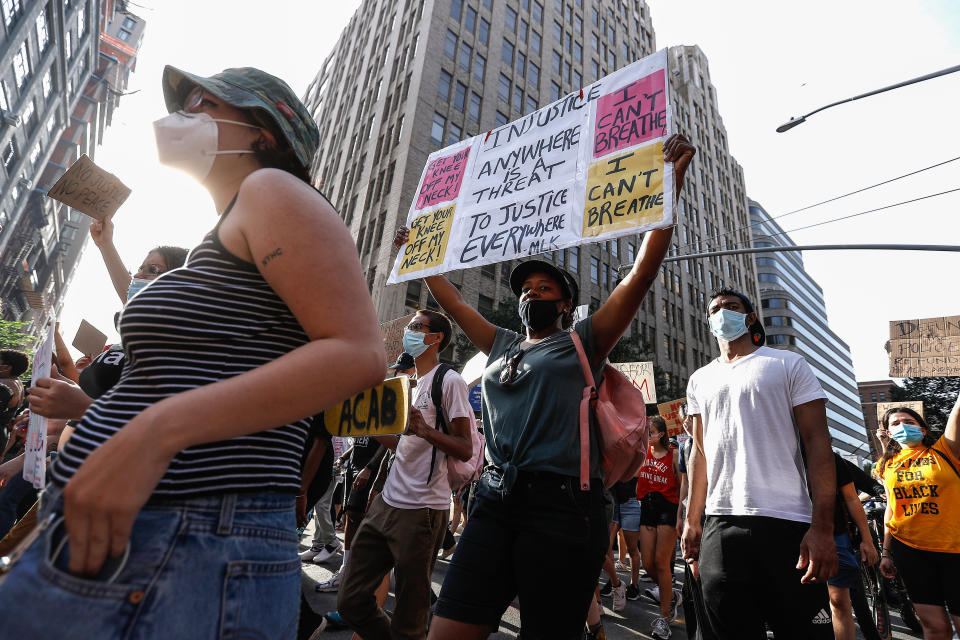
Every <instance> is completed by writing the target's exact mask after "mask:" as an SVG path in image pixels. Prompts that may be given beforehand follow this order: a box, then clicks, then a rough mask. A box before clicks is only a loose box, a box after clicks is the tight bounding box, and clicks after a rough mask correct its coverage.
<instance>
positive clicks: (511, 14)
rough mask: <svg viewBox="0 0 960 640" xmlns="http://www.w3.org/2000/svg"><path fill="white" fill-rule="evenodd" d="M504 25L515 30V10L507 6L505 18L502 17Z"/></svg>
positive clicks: (510, 29)
mask: <svg viewBox="0 0 960 640" xmlns="http://www.w3.org/2000/svg"><path fill="white" fill-rule="evenodd" d="M504 26H505V27H506V28H507V30H508V31H516V30H517V12H516V11H514V10H513V9H512V8H510V7H507V13H506V18H505V19H504Z"/></svg>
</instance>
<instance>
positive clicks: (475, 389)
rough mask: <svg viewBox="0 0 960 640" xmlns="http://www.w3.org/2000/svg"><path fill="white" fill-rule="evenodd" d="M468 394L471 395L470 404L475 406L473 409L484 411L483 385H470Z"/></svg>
mask: <svg viewBox="0 0 960 640" xmlns="http://www.w3.org/2000/svg"><path fill="white" fill-rule="evenodd" d="M467 395H468V396H469V397H470V406H471V407H473V410H474V411H483V388H482V387H481V385H479V384H477V385H474V386H472V387H470V391H469V392H468V393H467Z"/></svg>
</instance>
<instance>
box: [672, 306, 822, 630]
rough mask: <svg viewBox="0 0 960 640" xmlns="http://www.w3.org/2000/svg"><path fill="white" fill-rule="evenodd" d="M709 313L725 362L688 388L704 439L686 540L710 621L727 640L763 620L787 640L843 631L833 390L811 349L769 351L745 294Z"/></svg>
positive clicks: (703, 371)
mask: <svg viewBox="0 0 960 640" xmlns="http://www.w3.org/2000/svg"><path fill="white" fill-rule="evenodd" d="M707 315H708V318H709V322H710V329H711V331H712V332H713V334H714V335H715V336H716V337H717V341H718V343H719V345H720V357H719V358H717V359H716V360H714V361H712V362H711V363H709V364H707V365H706V366H704V367H702V368H700V369H698V370H697V371H696V372H694V374H693V375H692V376H691V377H690V382H689V383H688V386H687V409H688V412H689V414H690V415H691V417H692V418H693V431H694V432H693V438H694V443H695V446H694V447H693V451H692V455H691V456H690V460H689V461H688V463H687V464H688V467H687V468H688V474H689V481H690V494H689V504H688V509H687V516H686V520H685V523H684V534H683V541H682V544H683V551H684V557H685V558H686V559H687V560H696V559H697V558H698V557H699V560H700V576H701V580H702V584H703V596H704V604H705V608H706V610H707V618H708V620H707V622H708V624H709V626H710V627H711V628H712V631H713V632H714V635H715V636H716V637H718V638H721V639H727V638H736V639H737V640H743V639H746V640H751V639H753V638H757V639H763V638H766V634H765V632H764V624H763V623H764V622H767V623H769V624H770V626H771V627H772V629H773V632H774V634H775V635H776V637H777V638H778V640H780V639H785V638H796V639H798V640H799V639H801V638H802V639H804V640H807V639H809V638H833V627H832V625H831V620H830V606H829V598H828V595H827V579H829V578H830V577H832V576H833V575H834V574H835V573H836V571H837V553H836V549H835V547H834V542H833V501H834V495H835V493H836V486H835V485H836V478H835V468H834V462H833V453H832V451H831V449H830V434H829V432H828V430H827V421H826V408H825V400H826V395H825V394H824V392H823V389H822V388H821V387H820V383H819V382H818V381H817V379H816V376H815V375H814V374H813V371H812V370H811V368H810V365H809V364H807V362H806V360H804V359H803V357H802V356H800V355H798V354H796V353H793V352H792V351H786V350H780V349H771V348H770V347H765V346H762V345H763V343H764V334H763V326H762V325H761V324H760V322H759V321H758V318H757V313H756V312H755V311H754V309H753V305H752V304H751V303H750V301H749V299H747V297H746V296H744V295H743V294H741V293H738V292H736V291H732V290H730V289H721V290H720V291H717V292H716V293H715V294H713V295H712V296H711V298H710V303H709V308H708V312H707ZM704 513H705V514H706V520H705V523H704V524H703V526H702V531H701V518H702V516H703V514H704ZM701 535H702V544H701Z"/></svg>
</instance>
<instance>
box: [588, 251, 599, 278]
mask: <svg viewBox="0 0 960 640" xmlns="http://www.w3.org/2000/svg"><path fill="white" fill-rule="evenodd" d="M590 282H592V283H593V284H600V259H599V258H597V257H596V256H590Z"/></svg>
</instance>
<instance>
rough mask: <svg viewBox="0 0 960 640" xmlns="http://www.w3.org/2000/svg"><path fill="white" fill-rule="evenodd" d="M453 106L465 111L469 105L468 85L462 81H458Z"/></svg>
mask: <svg viewBox="0 0 960 640" xmlns="http://www.w3.org/2000/svg"><path fill="white" fill-rule="evenodd" d="M453 106H454V107H456V108H457V111H463V110H464V108H466V106H467V85H465V84H463V83H462V82H458V83H457V90H456V91H455V92H454V94H453Z"/></svg>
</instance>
